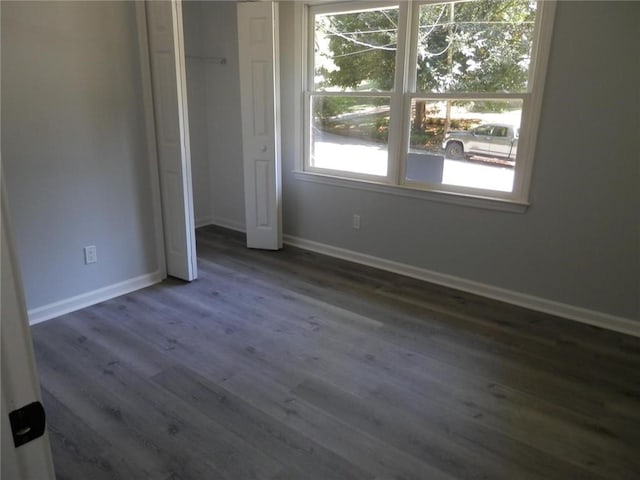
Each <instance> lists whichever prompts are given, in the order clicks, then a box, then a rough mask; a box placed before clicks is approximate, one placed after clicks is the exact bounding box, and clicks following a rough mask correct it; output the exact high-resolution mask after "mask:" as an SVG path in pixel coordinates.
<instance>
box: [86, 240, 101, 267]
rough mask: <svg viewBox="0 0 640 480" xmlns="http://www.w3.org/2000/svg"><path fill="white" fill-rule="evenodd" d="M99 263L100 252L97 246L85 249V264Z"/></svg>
mask: <svg viewBox="0 0 640 480" xmlns="http://www.w3.org/2000/svg"><path fill="white" fill-rule="evenodd" d="M97 261H98V252H97V250H96V246H95V245H89V246H88V247H84V263H86V264H87V265H88V264H90V263H96V262H97Z"/></svg>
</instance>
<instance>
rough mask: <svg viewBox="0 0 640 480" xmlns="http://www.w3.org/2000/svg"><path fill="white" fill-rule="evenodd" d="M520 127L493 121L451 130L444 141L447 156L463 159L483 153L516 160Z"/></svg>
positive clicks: (488, 155) (443, 146) (487, 155)
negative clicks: (465, 128) (461, 129)
mask: <svg viewBox="0 0 640 480" xmlns="http://www.w3.org/2000/svg"><path fill="white" fill-rule="evenodd" d="M518 134H519V129H518V128H516V127H514V126H513V125H508V124H502V123H491V124H484V125H479V126H477V127H476V128H473V129H471V130H464V131H456V130H454V131H451V132H449V133H448V134H447V135H446V136H445V138H444V141H443V142H442V148H443V149H444V151H445V156H446V157H447V158H452V159H462V158H465V157H466V156H471V155H481V156H486V157H498V158H503V159H506V160H510V161H514V160H515V158H516V153H517V150H518Z"/></svg>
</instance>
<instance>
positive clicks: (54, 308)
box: [28, 270, 166, 325]
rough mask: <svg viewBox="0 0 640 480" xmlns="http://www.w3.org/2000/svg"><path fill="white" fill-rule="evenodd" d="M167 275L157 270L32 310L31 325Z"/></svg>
mask: <svg viewBox="0 0 640 480" xmlns="http://www.w3.org/2000/svg"><path fill="white" fill-rule="evenodd" d="M164 278H166V275H164V274H163V273H162V272H161V271H159V270H157V271H155V272H153V273H147V274H144V275H140V276H139V277H135V278H131V279H129V280H125V281H124V282H119V283H116V284H113V285H109V286H107V287H103V288H99V289H97V290H93V291H91V292H86V293H82V294H80V295H76V296H75V297H71V298H67V299H65V300H61V301H59V302H54V303H50V304H48V305H43V306H42V307H38V308H32V309H31V310H29V311H28V314H29V325H35V324H37V323H40V322H44V321H45V320H50V319H52V318H55V317H59V316H60V315H65V314H67V313H71V312H75V311H76V310H80V309H82V308H86V307H90V306H91V305H95V304H96V303H100V302H104V301H106V300H110V299H112V298H115V297H119V296H120V295H125V294H127V293H131V292H133V291H135V290H140V289H141V288H145V287H149V286H151V285H154V284H156V283H159V282H161V281H162V280H163V279H164Z"/></svg>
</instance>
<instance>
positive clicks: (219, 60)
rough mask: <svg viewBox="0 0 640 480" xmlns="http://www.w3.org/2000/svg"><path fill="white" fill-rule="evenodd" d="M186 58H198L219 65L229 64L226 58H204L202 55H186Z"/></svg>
mask: <svg viewBox="0 0 640 480" xmlns="http://www.w3.org/2000/svg"><path fill="white" fill-rule="evenodd" d="M185 57H187V58H197V59H198V60H208V61H210V62H213V63H219V64H221V65H224V64H225V63H227V59H226V57H204V56H202V55H185Z"/></svg>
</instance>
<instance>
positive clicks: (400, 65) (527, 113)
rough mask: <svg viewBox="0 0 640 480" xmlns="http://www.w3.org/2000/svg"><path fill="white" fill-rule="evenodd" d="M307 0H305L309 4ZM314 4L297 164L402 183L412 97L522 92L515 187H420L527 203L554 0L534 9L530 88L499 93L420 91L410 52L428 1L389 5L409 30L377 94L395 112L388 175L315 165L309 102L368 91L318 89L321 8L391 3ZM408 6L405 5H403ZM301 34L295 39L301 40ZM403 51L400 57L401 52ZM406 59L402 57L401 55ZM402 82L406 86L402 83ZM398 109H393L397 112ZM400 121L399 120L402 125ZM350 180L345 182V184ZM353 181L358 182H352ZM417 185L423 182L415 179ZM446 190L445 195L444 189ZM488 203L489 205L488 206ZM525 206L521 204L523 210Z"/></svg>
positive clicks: (339, 174) (383, 182)
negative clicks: (389, 87) (388, 86)
mask: <svg viewBox="0 0 640 480" xmlns="http://www.w3.org/2000/svg"><path fill="white" fill-rule="evenodd" d="M308 3H309V2H307V4H308ZM311 3H312V5H311V6H309V8H308V9H307V10H308V18H306V19H305V22H304V26H305V28H306V32H304V33H303V35H301V36H300V37H298V38H299V39H300V40H306V46H305V48H303V49H302V50H303V51H305V52H306V54H307V57H306V59H305V63H304V66H303V67H302V69H303V70H304V72H306V81H305V86H306V88H305V90H304V92H305V96H304V105H303V106H304V116H303V118H302V126H303V128H304V136H303V139H304V145H303V152H302V154H303V159H302V162H300V161H298V160H297V161H296V168H297V169H298V170H303V171H304V172H306V173H312V174H323V175H325V176H334V177H337V178H338V177H339V178H340V179H344V178H345V177H348V178H354V179H356V180H365V181H369V182H371V183H378V184H380V185H394V186H400V187H402V186H403V184H406V183H407V181H406V180H405V179H404V170H405V169H406V157H407V152H406V148H402V146H403V145H408V144H409V136H410V131H409V130H410V129H409V125H410V119H409V118H408V115H407V114H408V112H409V111H410V109H409V108H408V106H407V105H409V104H410V99H411V98H433V99H441V98H445V99H446V98H488V99H491V98H505V99H509V98H521V99H522V100H523V110H522V111H523V114H522V119H521V126H520V128H521V130H520V131H521V134H520V138H519V146H518V162H517V166H516V168H515V170H514V180H513V188H512V190H511V191H510V192H500V191H493V190H486V191H483V192H480V193H479V194H477V193H476V191H477V189H475V188H472V187H464V186H453V185H446V184H422V185H420V188H421V189H424V190H425V191H429V192H432V193H433V195H432V196H431V197H422V198H428V199H432V198H434V197H437V196H451V195H461V196H466V197H468V198H473V197H475V196H481V197H483V198H486V199H496V200H498V202H500V201H509V202H511V203H512V204H515V205H527V204H528V199H529V194H530V188H531V181H532V177H533V168H534V160H535V147H536V139H537V134H538V127H539V121H540V116H541V108H542V100H543V93H544V83H545V77H546V69H547V63H548V59H549V54H550V48H551V37H552V33H553V23H554V18H555V7H556V0H538V4H537V5H538V13H537V14H536V26H535V38H534V39H533V44H532V52H531V64H530V65H529V83H528V85H527V89H526V91H524V92H514V93H504V94H503V93H500V92H492V93H483V92H465V93H460V92H447V93H433V92H425V91H419V92H416V85H415V76H416V75H415V68H416V67H415V61H413V62H412V61H411V58H415V55H416V42H415V41H414V40H415V39H416V37H415V35H414V34H415V32H416V31H417V28H418V20H417V17H418V16H419V15H418V9H419V7H420V6H421V5H424V3H425V2H421V1H419V0H412V3H411V7H412V10H411V12H408V11H407V12H404V10H406V9H407V6H406V3H405V2H393V3H391V4H390V5H400V11H401V13H402V15H401V17H403V16H404V17H405V18H403V19H401V20H399V23H398V32H399V33H400V32H401V31H402V30H403V29H404V30H405V38H403V39H402V40H403V41H401V42H400V44H399V46H398V51H397V52H396V81H395V89H394V90H393V91H392V92H380V93H378V94H377V95H380V96H385V95H386V94H387V93H388V94H389V95H390V98H391V100H390V104H391V112H392V113H391V116H392V118H391V119H390V129H391V133H390V135H389V143H388V157H387V158H388V160H387V175H386V176H379V177H373V176H365V175H363V174H358V173H357V172H349V171H343V172H336V171H334V170H330V169H324V168H318V167H312V166H311V152H310V148H311V137H310V131H311V128H312V119H311V108H310V99H311V98H312V97H313V96H342V95H346V96H349V95H351V96H359V95H361V94H365V95H366V92H333V91H331V92H328V91H315V84H314V75H313V74H314V68H315V67H314V56H313V55H314V51H313V45H314V31H315V29H314V15H317V14H326V13H332V12H335V13H345V12H353V11H359V10H361V9H362V10H366V9H368V8H369V7H370V5H389V4H388V3H387V2H384V3H378V4H372V3H370V2H362V3H360V2H356V3H354V4H353V6H352V4H350V3H338V4H325V3H324V2H323V3H321V4H320V5H317V6H316V5H313V2H311ZM403 9H404V10H403ZM296 21H299V18H296ZM407 36H411V40H410V41H409V45H405V44H404V42H406V41H407ZM298 38H297V39H296V41H298ZM401 56H403V58H402V59H401V58H400V57H401ZM400 60H402V61H400ZM401 69H404V70H403V72H400V70H401ZM400 73H404V74H405V75H404V78H403V85H399V81H398V77H399V76H400ZM401 87H402V88H401ZM398 96H403V97H404V98H405V99H407V102H406V104H405V108H404V109H403V110H402V111H401V112H400V111H399V109H398V108H394V107H395V106H397V104H398V102H397V101H396V100H395V99H396V97H398ZM394 112H395V113H394ZM400 115H401V116H402V117H403V121H402V122H399V120H398V119H399V116H400ZM396 125H398V126H401V127H402V128H401V129H399V128H397V127H396ZM397 132H400V134H401V135H402V138H401V139H398V138H397V137H396V134H397ZM300 164H302V168H300ZM296 177H297V178H302V177H301V176H298V175H296ZM305 180H311V181H315V180H312V179H310V178H305ZM345 186H346V185H345ZM354 186H355V185H354ZM413 186H414V188H415V187H418V186H419V185H418V184H417V183H415V184H414V185H413ZM356 188H357V187H356ZM379 191H380V192H383V193H393V192H392V191H391V190H388V189H384V188H383V189H381V190H379ZM443 194H444V195H443ZM413 197H414V198H420V197H419V196H416V195H413ZM444 201H445V202H446V203H456V202H450V200H444ZM460 203H462V204H467V201H466V200H463V201H462V202H460ZM489 208H490V207H489ZM498 210H507V211H516V210H517V209H510V208H507V209H502V208H498ZM524 210H526V207H525V208H524V209H521V211H524Z"/></svg>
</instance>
